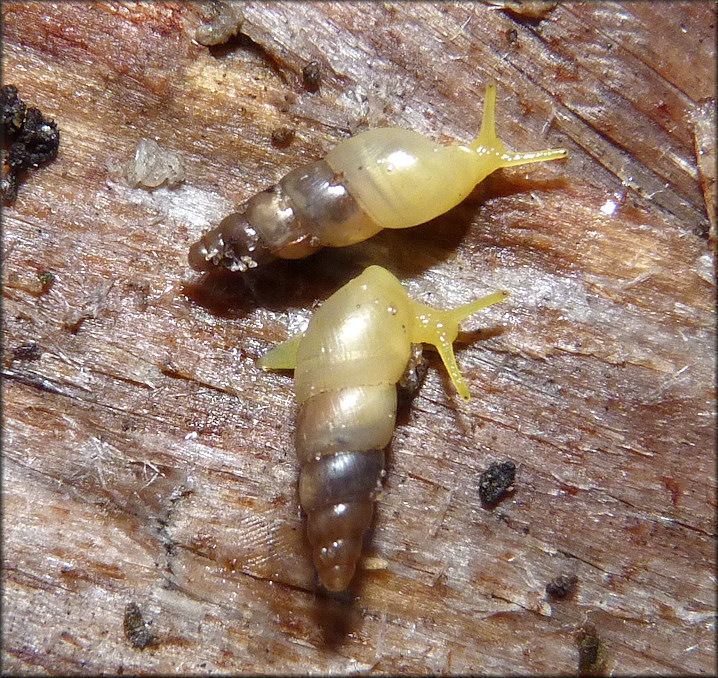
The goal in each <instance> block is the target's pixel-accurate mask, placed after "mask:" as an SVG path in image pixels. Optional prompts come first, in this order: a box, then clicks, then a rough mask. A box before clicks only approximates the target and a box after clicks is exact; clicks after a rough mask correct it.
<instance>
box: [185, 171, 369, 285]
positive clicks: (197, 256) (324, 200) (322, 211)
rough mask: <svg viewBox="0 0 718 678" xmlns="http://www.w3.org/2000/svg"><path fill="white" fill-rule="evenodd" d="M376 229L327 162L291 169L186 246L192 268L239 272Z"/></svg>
mask: <svg viewBox="0 0 718 678" xmlns="http://www.w3.org/2000/svg"><path fill="white" fill-rule="evenodd" d="M380 230H381V226H379V224H377V223H376V222H375V221H374V220H373V219H371V218H370V217H369V216H367V215H366V214H365V213H364V211H363V210H362V209H361V208H360V207H359V205H358V204H357V202H356V201H355V200H354V198H353V197H352V196H351V194H350V191H349V189H348V188H347V187H346V186H345V185H344V184H343V183H342V177H341V176H340V175H337V174H335V172H334V171H333V170H332V169H331V168H330V167H329V165H328V164H327V163H326V162H325V161H323V160H320V161H318V162H313V163H311V164H309V165H306V166H305V167H300V168H298V169H295V170H292V171H291V172H289V174H287V175H286V176H285V177H283V178H282V179H281V180H280V181H279V183H277V184H276V185H275V186H272V187H271V188H268V189H267V190H266V191H262V192H261V193H257V194H256V195H254V196H252V197H251V198H250V199H249V200H248V201H247V202H246V203H244V205H242V206H241V207H240V208H239V209H238V211H237V212H233V213H232V214H230V215H229V216H227V217H226V218H225V219H224V220H223V221H222V222H221V223H220V225H219V226H218V227H217V228H215V229H213V230H212V231H210V232H209V233H206V234H205V235H204V236H203V237H202V238H201V239H200V240H199V241H198V242H196V243H194V244H193V245H192V246H191V247H190V252H189V264H190V266H191V267H192V268H193V269H195V270H197V271H211V270H216V269H226V270H229V271H232V272H235V271H239V272H244V271H246V270H247V269H249V268H255V267H256V266H257V265H260V264H262V263H264V262H265V261H268V260H271V259H273V258H281V259H301V258H303V257H306V256H308V255H309V254H312V253H313V252H315V251H317V250H318V249H321V248H322V247H324V246H331V247H342V246H345V245H352V244H354V243H356V242H360V241H362V240H366V239H367V238H369V237H371V236H372V235H374V234H375V233H377V232H378V231H380Z"/></svg>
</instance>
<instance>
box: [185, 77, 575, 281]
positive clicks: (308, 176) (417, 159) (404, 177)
mask: <svg viewBox="0 0 718 678" xmlns="http://www.w3.org/2000/svg"><path fill="white" fill-rule="evenodd" d="M495 107H496V85H495V84H490V85H489V86H488V87H487V88H486V102H485V105H484V118H483V122H482V125H481V131H480V133H479V135H478V137H476V139H474V140H473V141H472V142H471V143H470V144H468V145H464V144H458V143H455V144H451V145H449V146H442V145H440V144H437V143H436V142H434V141H432V140H431V139H428V138H427V137H425V136H422V135H421V134H419V133H418V132H412V131H410V130H405V129H398V128H391V127H387V128H378V129H373V130H369V131H367V132H363V133H361V134H358V135H356V136H354V137H351V138H350V139H346V140H345V141H342V142H341V143H340V144H338V145H337V146H336V147H335V148H333V149H332V150H331V151H329V153H328V154H327V156H326V158H325V159H324V160H319V161H318V162H313V163H311V164H309V165H306V166H305V167H300V168H298V169H295V170H292V171H291V172H289V174H287V175H286V176H285V177H284V178H282V179H281V180H280V181H279V182H278V183H277V184H276V185H275V186H272V187H271V188H268V189H267V190H265V191H262V192H261V193H258V194H257V195H255V196H253V197H251V198H250V199H249V200H248V201H247V202H246V203H244V204H243V205H242V206H241V207H240V208H239V209H238V210H237V211H236V212H233V213H232V214H230V215H229V216H227V217H226V218H225V219H224V220H223V221H222V222H220V224H219V226H217V228H215V229H213V230H212V231H210V232H209V233H206V234H205V235H204V236H202V238H200V239H199V240H198V241H197V242H196V243H194V244H193V245H192V246H191V247H190V251H189V264H190V266H191V267H192V268H193V269H195V270H197V271H212V270H217V269H226V270H229V271H240V272H243V271H246V270H247V269H249V268H255V267H257V266H258V265H260V264H262V263H264V262H265V261H268V260H271V259H274V258H277V257H279V258H283V259H300V258H302V257H306V256H308V255H309V254H312V253H313V252H316V251H317V250H318V249H320V248H322V247H345V246H347V245H353V244H355V243H358V242H361V241H362V240H366V239H367V238H369V237H371V236H372V235H374V234H375V233H377V232H378V231H380V230H381V229H383V228H409V227H411V226H416V225H418V224H422V223H424V222H426V221H429V220H431V219H434V218H435V217H438V216H439V215H440V214H443V213H444V212H447V211H448V210H450V209H451V208H452V207H455V206H456V205H458V204H459V203H460V202H461V201H462V200H464V198H466V196H467V195H469V193H471V191H472V190H473V189H474V187H475V186H476V185H477V184H478V183H480V182H481V181H483V180H484V179H485V178H486V177H487V176H488V175H489V174H491V173H492V172H494V171H495V170H497V169H499V168H500V167H512V166H515V165H524V164H528V163H534V162H543V161H546V160H556V159H559V158H565V157H567V156H568V150H566V149H564V148H556V149H546V150H542V151H533V152H526V153H512V152H510V151H507V150H506V147H505V146H504V144H503V142H502V141H501V140H500V139H499V138H498V137H497V136H496V130H495V118H494V111H495Z"/></svg>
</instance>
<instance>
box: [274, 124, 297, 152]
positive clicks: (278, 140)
mask: <svg viewBox="0 0 718 678" xmlns="http://www.w3.org/2000/svg"><path fill="white" fill-rule="evenodd" d="M294 136H295V132H294V130H293V129H291V128H290V127H277V128H276V129H273V130H272V144H274V146H276V147H277V148H285V147H287V146H289V144H291V143H292V140H293V139H294Z"/></svg>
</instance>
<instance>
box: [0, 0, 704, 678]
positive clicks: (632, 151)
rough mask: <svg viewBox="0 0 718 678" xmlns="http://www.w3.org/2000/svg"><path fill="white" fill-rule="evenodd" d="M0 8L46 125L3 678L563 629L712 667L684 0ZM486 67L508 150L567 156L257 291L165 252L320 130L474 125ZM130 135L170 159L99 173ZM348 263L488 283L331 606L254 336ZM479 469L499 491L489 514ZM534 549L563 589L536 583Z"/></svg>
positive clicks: (339, 133)
mask: <svg viewBox="0 0 718 678" xmlns="http://www.w3.org/2000/svg"><path fill="white" fill-rule="evenodd" d="M2 11H3V49H4V63H3V71H4V73H3V75H4V78H5V80H4V82H5V83H13V84H15V85H17V87H18V88H19V90H20V94H21V96H22V97H23V98H24V100H25V101H26V102H27V103H28V105H35V106H38V107H39V108H41V109H42V111H43V112H44V113H45V114H46V115H48V116H50V117H52V118H54V119H55V120H56V121H57V122H58V124H59V126H60V129H61V134H62V141H61V147H60V153H59V156H58V158H57V159H56V160H55V161H54V162H52V163H50V164H48V165H47V166H45V167H43V168H40V169H38V170H36V171H31V172H29V173H28V174H27V176H26V178H25V181H24V182H23V183H22V185H21V186H20V188H19V196H18V199H17V201H16V203H15V204H14V205H12V206H9V207H6V208H5V209H4V210H3V270H2V275H3V294H4V309H3V346H4V354H3V362H4V380H3V467H2V468H3V518H4V522H3V528H4V529H3V537H4V548H3V568H4V569H3V594H4V598H3V609H2V622H3V627H2V628H3V634H2V643H3V669H4V671H6V672H11V673H91V674H96V673H100V672H108V673H114V672H121V671H124V672H125V673H128V672H143V673H151V672H162V673H171V672H176V673H205V672H226V673H237V672H267V673H308V672H313V673H316V672H321V673H334V672H346V673H349V672H366V671H374V672H377V673H381V672H388V673H394V674H402V673H467V672H473V673H521V674H526V673H537V672H538V673H561V674H570V673H575V672H576V671H577V668H578V647H577V644H576V643H577V641H576V637H577V633H578V632H579V629H580V628H581V627H583V626H584V625H586V624H593V626H594V627H595V629H596V632H597V633H598V635H599V637H600V639H601V642H602V643H603V648H604V651H605V657H606V664H605V667H604V671H605V672H609V671H613V672H615V673H629V672H630V673H644V674H655V673H664V674H665V673H670V674H675V673H700V672H707V673H711V671H712V670H713V669H714V668H715V636H714V633H715V629H714V620H715V617H714V615H715V548H716V540H715V534H716V533H715V480H716V479H715V391H714V383H715V382H714V378H715V354H714V342H715V315H714V304H715V273H714V258H713V252H712V250H711V246H710V245H709V238H708V231H709V219H708V216H707V211H706V200H709V201H711V200H712V201H714V198H713V196H712V193H711V191H712V190H714V189H713V188H712V187H713V186H714V181H715V176H714V164H713V163H712V162H708V161H707V159H708V158H711V157H712V158H715V133H714V129H715V103H714V101H713V100H711V99H709V98H708V97H712V96H714V88H715V52H714V44H715V11H714V6H713V5H712V4H709V3H685V4H679V3H670V4H661V3H636V4H634V3H626V4H604V3H585V4H569V5H562V4H559V5H558V6H556V7H555V8H554V9H552V10H549V11H548V13H547V14H546V16H545V18H543V19H536V18H531V17H527V16H521V15H520V14H516V13H509V12H507V11H504V10H502V9H501V7H499V6H496V4H495V5H494V6H488V5H483V4H479V3H471V4H469V3H436V4H433V3H419V4H414V3H396V4H378V3H362V4H352V3H338V4H328V3H327V4H325V3H317V4H310V5H303V4H301V3H278V4H274V3H257V4H252V3H250V4H247V5H246V6H244V7H243V12H244V17H245V19H244V24H243V25H242V30H241V35H240V36H239V37H238V38H236V39H234V40H233V41H232V42H230V43H229V44H227V45H224V46H219V47H212V48H211V49H210V48H207V47H205V46H202V45H200V44H198V43H197V42H195V41H194V40H193V37H194V34H195V30H196V29H197V27H198V26H199V25H200V23H201V22H202V21H204V18H203V8H202V6H200V5H197V4H180V3H159V2H158V3H146V4H134V3H106V4H94V3H84V2H83V3H54V4H50V3H30V2H28V3H20V2H4V3H3V4H2ZM312 60H316V61H318V62H319V64H320V65H321V69H322V74H323V80H322V84H321V86H320V90H319V91H318V92H316V93H311V92H308V91H306V90H305V89H304V87H303V85H302V80H301V71H302V68H303V67H304V66H305V65H306V64H307V63H308V62H310V61H312ZM490 79H495V80H496V81H497V82H498V84H499V90H498V93H499V104H498V109H497V122H498V129H499V133H500V135H501V136H502V137H503V138H504V139H505V140H506V142H507V143H508V145H509V146H510V147H512V148H515V149H521V150H529V149H536V148H543V147H547V146H559V145H565V146H567V147H568V148H570V150H571V154H572V156H571V159H570V160H569V161H567V162H561V163H551V164H547V165H544V166H534V167H532V168H519V169H516V170H511V171H508V170H507V171H503V172H500V173H497V174H496V175H495V176H493V177H491V178H490V179H489V180H487V181H486V182H484V183H483V184H482V185H481V186H480V187H479V188H477V190H476V191H475V192H474V194H473V195H472V196H471V197H470V198H469V199H468V200H467V201H466V202H465V203H463V204H462V205H461V206H460V207H458V208H456V209H455V210H453V211H452V212H450V213H449V214H447V215H445V216H444V217H441V218H439V219H436V220H435V221H434V222H431V223H429V224H427V225H424V226H420V227H417V228H415V229H410V230H407V231H404V232H393V233H382V234H380V235H378V236H377V237H375V238H373V239H372V240H370V241H368V242H366V243H364V244H362V245H358V246H355V247H353V248H347V249H344V250H334V251H326V250H325V251H323V252H321V253H319V254H317V255H315V256H314V257H312V258H310V259H309V260H306V261H305V262H300V263H295V264H291V265H287V266H278V267H275V268H274V269H273V270H271V271H269V272H267V273H266V274H265V276H262V277H260V278H258V279H256V280H253V281H251V284H250V285H243V284H241V283H236V282H227V281H220V282H215V283H211V284H206V283H202V282H198V276H196V275H195V274H193V273H192V272H191V271H190V270H189V268H188V266H187V264H186V251H187V248H188V246H189V244H190V243H191V242H192V241H193V240H194V239H196V238H197V237H198V236H199V235H200V234H201V233H202V232H203V231H204V230H206V229H207V228H209V226H210V225H213V224H215V223H216V222H217V221H218V220H219V219H220V218H221V217H222V216H224V215H225V214H226V213H228V212H230V211H231V210H232V206H233V204H234V203H241V202H242V201H244V200H246V199H247V198H248V197H249V196H251V195H252V194H253V193H255V192H257V191H258V190H261V189H263V188H265V187H266V186H268V185H269V184H271V183H273V182H274V181H276V180H277V179H279V178H280V177H281V176H282V175H283V174H285V173H286V172H288V171H289V170H290V169H293V168H295V167H297V166H299V165H301V164H303V163H305V162H310V161H312V160H315V159H318V158H321V157H322V156H323V155H324V154H325V153H326V151H327V150H328V149H329V148H331V147H332V146H333V145H334V144H335V143H337V142H338V141H340V140H341V139H344V138H346V137H347V136H348V135H349V134H353V133H356V132H359V131H361V130H364V129H367V128H370V127H374V126H379V125H394V126H399V127H407V128H411V129H415V130H418V131H420V132H422V133H424V134H427V135H429V136H431V137H434V138H437V139H440V140H444V141H446V140H449V139H452V138H456V139H461V140H469V139H471V138H472V136H473V135H474V133H475V131H476V129H477V127H478V124H479V121H480V115H481V110H482V102H483V92H484V87H485V84H486V82H487V81H489V80H490ZM279 127H290V128H292V129H293V130H294V131H295V132H296V136H295V138H294V139H293V141H292V142H291V143H290V144H289V146H288V147H287V148H284V149H278V148H276V147H274V146H273V145H272V143H271V134H272V131H273V130H274V129H276V128H279ZM141 137H150V138H154V139H156V140H157V141H158V142H159V143H160V145H161V146H163V147H164V148H168V149H170V150H173V151H176V152H177V153H179V154H180V156H181V157H182V159H183V161H184V162H185V165H186V168H187V172H186V174H187V177H186V181H185V183H184V184H182V185H181V186H179V187H177V188H174V189H168V188H159V189H156V190H154V191H148V190H145V189H142V188H135V189H130V188H128V187H127V186H125V185H123V183H122V182H121V181H118V180H115V179H113V178H112V176H111V173H110V172H108V169H107V168H108V165H109V166H113V165H116V163H117V162H120V161H121V162H124V161H126V160H127V159H128V158H130V157H131V156H132V153H133V151H134V147H135V145H136V143H137V141H138V140H139V139H140V138H141ZM711 154H712V155H711ZM699 166H700V168H701V170H702V172H699ZM712 182H713V183H712ZM704 189H706V190H707V191H708V194H707V196H704ZM713 204H714V202H713ZM370 263H377V264H381V265H384V266H387V267H388V268H389V269H390V270H392V271H393V272H394V273H395V274H397V275H398V276H399V277H400V278H401V279H402V280H403V281H405V283H406V285H407V287H408V288H409V290H410V292H411V294H412V295H414V296H416V297H418V298H420V299H422V300H423V301H426V302H430V303H432V304H436V305H451V304H456V303H459V302H464V301H468V300H469V299H471V298H473V297H475V296H477V295H480V294H485V293H487V292H489V291H491V290H494V289H497V288H500V287H505V288H508V289H510V290H511V291H512V296H511V297H510V299H509V300H508V301H507V302H505V303H503V304H502V305H500V306H497V307H495V308H494V309H491V310H490V311H487V312H485V313H484V314H482V315H481V316H479V317H477V318H476V319H474V320H473V321H472V322H471V323H468V324H467V329H477V328H484V330H488V331H486V332H485V334H483V335H481V336H478V337H477V336H476V335H473V336H469V338H470V339H473V341H472V342H470V343H469V344H468V345H467V346H466V347H465V348H463V349H462V350H460V351H459V362H460V364H461V367H462V369H463V370H464V373H465V374H466V376H467V379H468V381H469V386H470V389H471V392H472V394H473V396H474V398H473V400H472V401H471V402H470V403H468V404H464V403H462V402H461V400H460V399H458V398H457V397H456V396H455V394H454V393H453V391H452V390H451V387H450V384H449V382H448V379H447V378H446V376H445V375H444V374H443V373H442V372H441V369H440V365H439V363H438V360H437V359H436V356H432V359H431V369H430V371H429V375H428V378H427V380H426V383H425V384H424V387H423V389H422V391H421V392H420V394H419V396H418V397H417V398H416V399H415V401H414V403H413V406H412V407H411V408H409V409H407V410H406V411H405V412H404V413H402V417H401V421H400V425H399V426H398V428H397V430H396V434H395V437H394V441H393V444H392V447H391V453H390V455H389V469H388V478H387V482H386V491H385V493H384V496H383V497H382V500H381V501H380V502H379V504H378V511H377V513H378V515H377V519H376V529H375V531H374V535H373V539H372V541H371V544H370V546H369V547H368V549H367V551H366V555H367V559H366V561H365V564H364V571H363V576H362V577H361V580H360V582H359V583H358V585H357V586H356V588H355V589H354V590H353V591H352V595H351V596H349V597H347V598H346V599H345V600H339V601H331V600H325V599H322V598H318V597H317V596H316V595H315V594H314V592H313V590H314V581H313V570H312V567H311V563H310V560H309V554H308V550H307V547H306V545H305V543H304V526H303V522H302V518H301V516H300V514H299V510H298V504H297V496H296V489H295V486H296V478H297V464H296V461H295V457H294V452H293V449H292V433H293V416H294V413H295V409H294V401H293V394H292V382H291V379H290V378H289V376H288V375H285V374H264V373H261V372H260V371H259V370H258V369H257V368H256V367H255V366H254V361H255V359H256V358H257V357H258V356H259V355H260V354H261V353H262V352H264V351H265V350H266V349H267V348H268V347H269V346H271V345H274V344H275V343H277V342H278V341H280V340H282V339H284V338H286V336H287V335H288V333H289V332H291V331H292V330H294V329H296V328H297V327H298V326H299V325H301V323H302V322H303V321H304V320H306V319H307V318H308V317H310V315H311V312H312V309H313V308H314V307H315V305H316V304H318V303H320V302H321V301H322V300H323V299H325V298H326V297H327V296H328V295H329V294H330V293H331V292H333V291H334V290H335V289H337V288H338V287H339V286H340V285H342V284H343V283H345V282H346V281H347V280H349V279H350V278H351V277H353V276H355V275H356V274H357V273H358V272H359V271H361V270H362V268H363V267H364V266H366V265H368V264H370ZM44 272H51V273H52V274H53V275H54V276H55V280H54V284H52V286H50V287H49V289H48V288H47V287H45V288H43V287H42V285H41V284H40V282H39V279H38V276H39V275H42V274H43V273H44ZM33 346H34V347H33ZM505 460H512V461H514V462H515V463H516V465H517V478H516V489H515V491H514V493H513V494H512V495H510V496H509V497H507V498H506V499H505V500H504V501H503V502H502V503H500V504H499V505H498V506H497V507H496V508H495V509H493V510H489V509H486V508H483V507H482V506H481V504H480V502H479V496H478V476H479V474H480V472H481V471H482V470H483V469H485V468H486V467H487V466H488V464H489V463H491V462H493V461H505ZM559 574H569V575H571V574H575V575H576V576H577V577H578V580H579V581H578V584H577V587H576V590H575V592H574V593H573V594H572V595H571V596H570V597H568V598H567V599H565V600H560V601H556V600H552V599H549V598H548V597H547V596H546V593H545V585H546V583H547V582H548V581H549V580H551V579H552V578H553V577H555V576H557V575H559ZM131 603H136V604H137V605H138V607H139V610H140V612H141V614H142V615H143V617H144V619H145V621H146V622H148V623H149V624H151V626H150V627H149V631H150V632H151V633H150V634H149V635H151V636H152V642H150V643H149V646H148V647H147V648H145V649H140V647H139V645H140V644H141V643H139V642H138V641H137V638H138V637H142V636H143V633H142V629H141V628H140V630H139V631H138V630H137V624H138V623H139V622H137V619H136V614H134V615H132V616H131V617H129V618H128V622H127V626H128V627H129V631H128V634H127V636H125V633H124V632H123V615H124V612H125V608H126V606H127V605H128V604H131ZM130 609H134V608H130ZM133 620H134V621H133ZM133 629H134V630H133ZM147 636H148V634H144V637H145V639H147ZM133 640H134V641H135V642H134V645H133V642H132V641H133Z"/></svg>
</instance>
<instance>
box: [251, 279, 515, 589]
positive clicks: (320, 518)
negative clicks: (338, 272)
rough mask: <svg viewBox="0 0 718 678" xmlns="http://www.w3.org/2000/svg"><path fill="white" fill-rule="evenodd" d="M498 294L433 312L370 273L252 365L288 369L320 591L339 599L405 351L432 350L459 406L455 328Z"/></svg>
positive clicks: (374, 480) (352, 565)
mask: <svg viewBox="0 0 718 678" xmlns="http://www.w3.org/2000/svg"><path fill="white" fill-rule="evenodd" d="M507 294H508V293H506V292H495V293H493V294H491V295H489V296H487V297H483V298H481V299H478V300H477V301H475V302H473V303H471V304H467V305H465V306H461V307H459V308H457V309H453V310H449V311H441V310H438V309H433V308H431V307H429V306H425V305H424V304H419V303H417V302H415V301H412V300H411V299H410V298H409V296H408V294H407V293H406V290H405V289H404V287H403V286H402V284H401V283H400V282H399V280H397V279H396V278H395V277H394V276H393V275H392V274H391V273H389V272H388V271H387V270H386V269H383V268H380V267H379V266H370V267H369V268H367V269H366V270H365V271H364V273H362V274H361V275H360V276H359V277H357V278H355V279H354V280H352V281H351V282H349V283H348V284H346V285H345V286H344V287H342V288H341V289H340V290H338V291H337V292H336V293H335V294H333V295H332V296H331V297H329V299H327V301H326V302H325V303H324V305H323V306H322V307H321V308H319V310H318V311H317V312H316V313H315V314H314V316H313V318H312V320H311V322H310V323H309V327H308V328H307V331H306V332H305V333H304V334H300V335H295V336H294V337H292V338H290V339H288V340H287V341H285V342H284V343H283V344H280V345H279V346H277V347H276V348H274V349H272V350H271V351H269V353H267V354H265V355H264V356H263V357H262V358H260V360H259V362H258V364H259V366H260V367H262V368H263V369H294V371H295V373H294V385H295V390H296V397H297V402H298V403H299V405H300V408H299V415H298V420H297V429H296V436H295V444H296V447H297V453H298V455H299V462H300V465H301V470H300V475H299V498H300V502H301V504H302V507H303V509H304V511H305V512H306V514H307V535H308V537H309V541H310V543H311V544H312V548H313V558H314V565H315V567H316V570H317V574H318V576H319V580H320V581H321V583H322V585H323V586H324V587H325V588H326V589H328V590H330V591H340V590H342V589H344V588H346V587H347V586H348V585H349V583H350V581H351V580H352V578H353V576H354V573H355V570H356V565H357V561H358V559H359V557H360V555H361V545H362V538H363V535H364V532H365V531H366V530H367V529H368V528H369V527H370V526H371V521H372V517H373V513H374V500H375V498H376V496H377V493H378V492H379V490H380V488H381V481H382V479H383V476H384V448H385V447H386V446H387V445H388V444H389V442H390V441H391V437H392V434H393V430H394V426H395V425H396V406H397V390H396V385H397V383H398V382H399V380H400V379H401V377H402V375H403V374H404V371H405V370H406V368H407V365H409V364H410V361H411V358H412V345H413V344H417V343H429V344H433V345H434V346H435V347H436V348H437V349H438V351H439V354H440V355H441V357H442V360H443V361H444V363H445V365H446V367H447V369H448V371H449V374H450V376H451V378H452V380H453V382H454V384H455V385H456V388H457V390H458V392H459V394H460V395H461V396H462V397H463V398H465V399H468V398H469V392H468V388H467V386H466V383H465V382H464V379H463V377H462V376H461V374H460V372H459V369H458V366H457V365H456V360H455V358H454V352H453V342H454V340H455V339H456V336H457V334H458V331H459V324H460V322H461V321H462V320H463V319H464V318H466V317H467V316H469V315H472V314H473V313H476V312H477V311H479V310H481V309H483V308H486V307H487V306H490V305H491V304H495V303H497V302H499V301H501V300H502V299H504V298H505V297H506V296H507Z"/></svg>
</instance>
